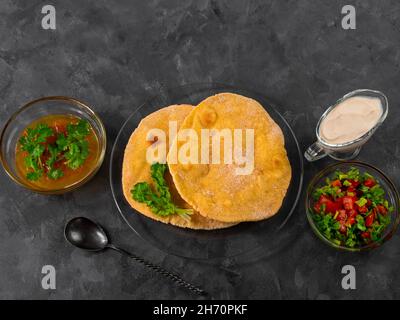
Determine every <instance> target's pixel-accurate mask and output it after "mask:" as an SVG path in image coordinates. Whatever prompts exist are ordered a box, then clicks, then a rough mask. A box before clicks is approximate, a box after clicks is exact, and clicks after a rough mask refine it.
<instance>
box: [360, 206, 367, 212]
mask: <svg viewBox="0 0 400 320" xmlns="http://www.w3.org/2000/svg"><path fill="white" fill-rule="evenodd" d="M357 207H358V212H360V213H367V212H368V208H367V206H362V207H359V206H357Z"/></svg>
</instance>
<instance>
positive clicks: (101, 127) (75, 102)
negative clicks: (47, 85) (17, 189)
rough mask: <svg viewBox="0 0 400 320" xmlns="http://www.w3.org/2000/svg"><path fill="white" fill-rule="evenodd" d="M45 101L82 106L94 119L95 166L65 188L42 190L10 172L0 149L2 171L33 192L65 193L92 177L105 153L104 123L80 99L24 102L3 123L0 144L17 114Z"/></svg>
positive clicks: (64, 97)
mask: <svg viewBox="0 0 400 320" xmlns="http://www.w3.org/2000/svg"><path fill="white" fill-rule="evenodd" d="M45 101H64V102H66V103H69V104H71V105H77V106H79V107H80V108H82V109H83V110H84V111H85V112H86V113H87V114H89V115H90V116H91V117H92V118H93V119H94V121H95V122H97V123H98V125H99V131H100V133H99V134H97V132H96V131H95V134H96V135H97V139H98V140H99V144H100V154H99V156H98V158H97V162H96V166H94V167H93V169H92V170H91V171H90V173H89V174H88V175H86V176H85V177H84V178H83V179H81V180H78V181H76V182H75V183H73V184H71V185H70V186H68V187H66V188H62V189H52V190H44V189H38V188H35V187H33V186H31V185H28V184H26V183H24V182H23V180H21V179H20V178H19V177H18V176H17V175H14V174H13V173H12V171H11V170H10V168H9V166H8V163H7V161H6V159H5V156H4V155H3V151H2V150H0V162H1V164H2V166H3V168H4V171H5V172H6V173H7V175H8V176H9V177H10V178H11V180H13V181H14V182H15V183H16V184H18V185H20V186H21V187H24V188H26V189H29V190H31V191H34V192H37V193H41V194H62V193H66V192H69V191H72V190H74V189H76V188H78V187H80V186H82V185H83V184H85V183H86V182H88V181H89V180H90V179H91V178H93V177H94V175H95V174H96V173H97V171H98V170H99V169H100V167H101V165H102V163H103V160H104V156H105V153H106V147H107V136H106V130H105V127H104V124H103V122H102V121H101V119H100V117H99V116H98V115H97V114H96V112H94V111H93V110H92V109H91V108H90V107H89V106H88V105H87V104H85V103H84V102H82V101H80V100H78V99H75V98H70V97H66V96H50V97H43V98H39V99H35V100H32V101H30V102H28V103H26V104H24V105H23V106H22V107H21V108H19V109H18V110H17V111H16V112H15V113H14V114H12V116H11V117H10V118H9V119H8V120H7V122H6V124H5V125H4V127H3V129H2V131H1V134H0V146H2V145H3V140H4V135H5V132H6V130H7V128H8V127H9V126H11V125H12V123H13V121H14V120H15V119H16V118H17V116H18V115H20V114H21V113H22V112H24V111H25V110H27V109H29V108H30V107H32V106H34V105H35V104H37V103H40V102H45Z"/></svg>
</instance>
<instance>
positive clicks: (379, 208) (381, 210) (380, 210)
mask: <svg viewBox="0 0 400 320" xmlns="http://www.w3.org/2000/svg"><path fill="white" fill-rule="evenodd" d="M376 208H377V209H378V211H379V213H380V214H382V215H386V213H387V212H388V210H387V209H386V208H385V207H384V206H382V205H377V206H376Z"/></svg>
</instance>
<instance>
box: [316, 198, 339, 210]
mask: <svg viewBox="0 0 400 320" xmlns="http://www.w3.org/2000/svg"><path fill="white" fill-rule="evenodd" d="M319 203H320V204H321V205H323V204H325V211H326V212H329V213H335V212H336V211H337V210H338V206H337V205H336V203H335V202H334V201H333V200H332V199H331V198H329V197H327V196H325V195H322V196H321V197H320V198H319Z"/></svg>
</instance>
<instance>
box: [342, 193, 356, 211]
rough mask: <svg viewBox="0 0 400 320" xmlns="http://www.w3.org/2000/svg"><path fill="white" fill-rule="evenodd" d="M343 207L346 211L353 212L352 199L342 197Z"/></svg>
mask: <svg viewBox="0 0 400 320" xmlns="http://www.w3.org/2000/svg"><path fill="white" fill-rule="evenodd" d="M343 206H344V208H345V209H346V210H353V207H354V198H353V197H349V196H345V197H343Z"/></svg>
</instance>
